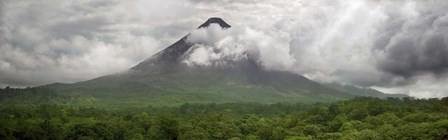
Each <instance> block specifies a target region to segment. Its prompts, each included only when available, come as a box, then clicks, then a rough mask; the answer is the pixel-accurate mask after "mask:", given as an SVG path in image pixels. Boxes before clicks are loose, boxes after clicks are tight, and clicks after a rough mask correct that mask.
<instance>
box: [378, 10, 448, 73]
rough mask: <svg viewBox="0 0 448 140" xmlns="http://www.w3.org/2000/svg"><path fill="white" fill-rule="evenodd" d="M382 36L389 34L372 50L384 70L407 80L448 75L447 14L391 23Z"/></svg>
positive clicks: (379, 40)
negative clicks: (424, 75)
mask: <svg viewBox="0 0 448 140" xmlns="http://www.w3.org/2000/svg"><path fill="white" fill-rule="evenodd" d="M382 32H385V33H387V34H385V35H384V36H383V37H380V38H379V39H378V40H376V42H375V43H376V45H375V46H374V48H373V50H374V51H375V52H376V53H378V57H379V61H378V67H379V68H380V69H381V70H383V71H385V72H388V73H391V74H394V75H398V76H402V77H404V78H410V77H413V76H417V75H421V74H428V73H429V74H433V75H435V76H436V77H438V76H439V75H440V74H443V73H446V72H448V35H447V33H448V15H447V13H446V12H445V13H441V14H440V15H422V16H421V17H417V18H415V19H411V20H409V21H404V22H401V24H399V23H391V24H389V25H387V26H386V27H385V30H384V31H382ZM388 32H389V33H388Z"/></svg>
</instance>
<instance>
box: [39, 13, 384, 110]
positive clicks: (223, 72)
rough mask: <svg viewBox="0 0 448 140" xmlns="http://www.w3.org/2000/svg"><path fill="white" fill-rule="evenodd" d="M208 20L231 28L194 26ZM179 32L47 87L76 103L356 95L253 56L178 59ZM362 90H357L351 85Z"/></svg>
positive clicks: (184, 48)
mask: <svg viewBox="0 0 448 140" xmlns="http://www.w3.org/2000/svg"><path fill="white" fill-rule="evenodd" d="M211 24H217V25H219V26H220V27H221V28H222V30H226V29H228V28H231V26H230V25H229V24H227V23H226V22H225V21H224V20H222V19H221V18H210V19H208V20H207V21H206V22H205V23H203V24H201V25H200V26H199V27H198V29H206V28H208V27H209V26H210V25H211ZM189 35H190V34H188V35H186V36H184V37H183V38H181V39H180V40H179V41H177V42H175V43H174V44H172V45H171V46H168V47H167V48H165V49H164V50H161V51H160V52H158V53H156V54H155V55H153V56H151V57H149V58H148V59H146V60H144V61H143V62H141V63H139V64H138V65H136V66H134V67H132V68H130V69H129V70H127V71H125V72H121V73H117V74H112V75H106V76H102V77H99V78H95V79H92V80H88V81H83V82H78V83H73V84H51V85H46V86H42V87H38V88H48V89H50V90H51V91H53V92H55V93H58V94H60V95H63V97H64V98H67V99H69V100H60V101H58V102H65V103H67V102H73V103H74V104H77V103H79V104H80V105H81V104H82V105H95V106H107V107H126V106H148V105H151V106H175V105H181V104H185V103H248V102H253V103H262V104H271V103H279V102H282V103H296V102H302V103H313V102H328V101H337V100H345V99H350V98H353V97H356V96H359V95H362V96H375V97H387V95H386V94H383V93H376V94H368V93H360V94H358V95H357V94H356V93H349V92H347V91H344V90H341V89H338V88H334V87H329V86H325V85H322V84H319V83H317V82H314V81H312V80H309V79H307V78H306V77H304V76H301V75H298V74H295V73H291V72H287V71H268V70H265V69H263V67H262V66H260V64H259V63H258V61H257V60H255V59H254V58H250V57H248V58H247V59H243V60H238V61H235V62H231V63H230V64H231V66H228V67H216V66H195V65H187V64H186V63H183V60H184V59H185V58H186V57H187V55H188V52H189V51H191V50H192V49H195V47H194V46H195V45H197V44H195V43H193V42H189V41H188V40H187V38H188V37H189ZM357 92H363V90H357Z"/></svg>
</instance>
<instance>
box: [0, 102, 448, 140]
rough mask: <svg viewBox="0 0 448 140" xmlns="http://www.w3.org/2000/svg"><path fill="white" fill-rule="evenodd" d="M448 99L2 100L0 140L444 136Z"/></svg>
mask: <svg viewBox="0 0 448 140" xmlns="http://www.w3.org/2000/svg"><path fill="white" fill-rule="evenodd" d="M447 137H448V98H444V99H441V100H439V99H429V100H428V99H425V100H418V99H412V98H404V99H397V98H388V99H386V100H382V99H376V98H356V99H352V100H350V101H341V102H336V103H331V104H330V103H329V104H313V105H303V104H295V105H290V104H272V105H260V104H207V105H199V104H185V105H183V106H180V107H166V108H155V107H147V108H130V109H125V110H103V109H96V108H77V107H69V106H62V105H35V106H30V105H26V106H19V105H1V106H0V139H2V140H4V139H381V140H383V139H447Z"/></svg>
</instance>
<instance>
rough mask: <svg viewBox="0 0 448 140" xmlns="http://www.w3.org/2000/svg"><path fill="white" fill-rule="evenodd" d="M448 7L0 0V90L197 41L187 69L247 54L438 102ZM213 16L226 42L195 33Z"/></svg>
mask: <svg viewBox="0 0 448 140" xmlns="http://www.w3.org/2000/svg"><path fill="white" fill-rule="evenodd" d="M446 7H448V1H445V0H430V1H389V0H365V1H358V0H316V1H308V0H284V1H269V0H261V1H260V0H257V1H255V0H245V1H239V0H228V1H206V0H189V1H182V2H179V1H175V0H164V1H157V0H129V1H118V0H112V1H109V0H107V1H106V0H85V1H84V0H83V1H56V0H46V1H31V0H24V1H14V0H4V1H1V2H0V8H1V9H0V11H1V12H0V85H1V86H7V85H10V86H35V85H42V84H48V83H53V82H76V81H81V80H87V79H91V78H94V77H97V76H101V75H105V74H110V73H115V72H120V71H123V70H126V69H127V68H130V67H132V66H133V65H135V64H137V63H139V62H140V61H142V60H144V59H145V58H147V57H149V56H150V55H152V54H154V53H155V52H157V51H158V50H161V49H163V48H164V47H167V46H169V45H170V44H171V43H173V42H175V41H176V40H178V39H179V38H181V37H182V36H184V35H185V34H187V33H189V32H194V33H192V34H196V35H197V37H195V38H196V40H195V38H192V39H193V41H202V43H200V44H199V45H197V46H195V48H196V49H195V50H192V52H191V55H190V56H191V57H190V58H189V59H188V60H186V63H190V64H194V65H212V63H211V62H212V61H210V60H222V59H234V58H238V59H239V58H244V57H246V55H245V54H244V53H243V52H244V50H250V51H251V53H252V54H256V56H253V57H258V58H259V59H258V60H259V61H260V63H262V65H263V66H264V67H265V68H266V69H270V70H287V71H291V72H295V73H298V74H302V75H304V76H306V77H308V78H310V79H313V80H316V81H320V82H338V83H345V84H353V85H359V86H366V87H374V88H376V89H380V90H382V91H386V92H393V93H407V94H410V95H412V96H416V97H443V96H448V89H447V88H446V86H445V84H446V83H447V82H448V80H447V79H448V77H447V72H448V69H447V67H448V54H447V53H448V33H447V32H448V31H447V30H448V9H446ZM214 16H218V17H221V18H223V19H224V20H226V22H228V23H229V24H230V25H232V28H231V29H230V30H229V31H227V33H226V34H225V35H223V36H219V35H220V33H218V34H216V33H214V32H216V30H215V31H213V29H212V31H208V30H199V31H196V30H195V27H197V26H198V25H200V24H202V23H203V22H205V20H206V19H208V18H209V17H214ZM211 34H215V35H216V36H209V35H211ZM207 37H212V39H211V40H210V38H207ZM204 38H207V39H206V40H200V39H204Z"/></svg>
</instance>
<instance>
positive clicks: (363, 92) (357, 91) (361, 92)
mask: <svg viewBox="0 0 448 140" xmlns="http://www.w3.org/2000/svg"><path fill="white" fill-rule="evenodd" d="M325 85H326V86H328V87H331V88H333V89H336V90H339V91H342V92H346V93H349V94H352V95H354V96H366V97H376V98H382V99H384V98H387V97H397V98H403V97H409V96H408V95H406V94H386V93H383V92H380V91H378V90H375V89H372V88H364V87H356V86H351V85H341V84H337V83H331V84H325Z"/></svg>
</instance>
